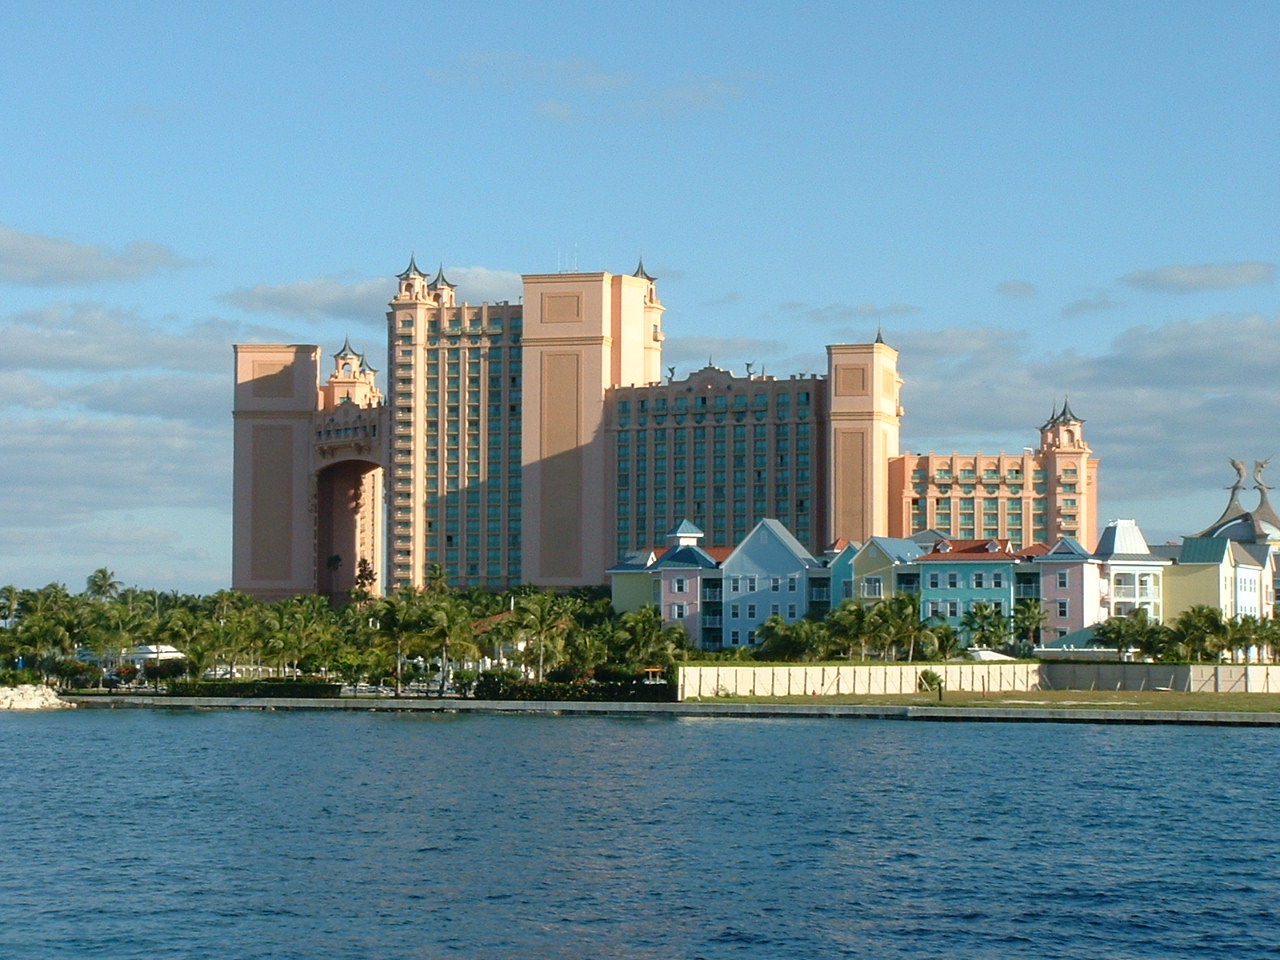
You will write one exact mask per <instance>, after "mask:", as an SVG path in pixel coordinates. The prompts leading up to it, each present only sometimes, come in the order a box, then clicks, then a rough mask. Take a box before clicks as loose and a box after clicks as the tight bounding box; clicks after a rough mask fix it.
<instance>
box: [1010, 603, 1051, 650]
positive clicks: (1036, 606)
mask: <svg viewBox="0 0 1280 960" xmlns="http://www.w3.org/2000/svg"><path fill="white" fill-rule="evenodd" d="M1048 621H1049V617H1048V615H1047V614H1046V613H1045V612H1044V607H1043V606H1041V604H1040V601H1039V600H1038V599H1036V598H1035V597H1028V598H1024V599H1022V600H1019V601H1018V602H1017V603H1015V604H1014V605H1013V616H1012V617H1011V618H1010V626H1011V627H1012V628H1013V633H1014V635H1015V636H1017V637H1019V638H1021V639H1022V640H1023V641H1025V642H1026V644H1027V645H1028V646H1030V647H1032V648H1035V647H1037V646H1039V644H1040V631H1042V630H1043V629H1044V625H1045V624H1046V623H1048Z"/></svg>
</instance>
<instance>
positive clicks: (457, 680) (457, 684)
mask: <svg viewBox="0 0 1280 960" xmlns="http://www.w3.org/2000/svg"><path fill="white" fill-rule="evenodd" d="M479 678H480V671H479V670H471V669H467V668H465V667H464V668H463V669H461V670H455V671H453V688H454V689H455V690H457V691H458V696H460V697H469V696H471V691H472V690H473V689H474V688H475V685H476V681H477V680H478V679H479Z"/></svg>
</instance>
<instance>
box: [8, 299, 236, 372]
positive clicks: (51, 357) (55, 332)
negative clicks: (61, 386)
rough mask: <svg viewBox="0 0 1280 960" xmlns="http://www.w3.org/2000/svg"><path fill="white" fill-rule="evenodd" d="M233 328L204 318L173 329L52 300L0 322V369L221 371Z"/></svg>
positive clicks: (131, 316)
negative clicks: (2, 349) (192, 324)
mask: <svg viewBox="0 0 1280 960" xmlns="http://www.w3.org/2000/svg"><path fill="white" fill-rule="evenodd" d="M235 335H236V330H235V328H234V327H232V326H231V325H229V324H225V323H223V322H221V321H216V320H210V321H205V322H203V323H199V324H196V325H195V326H192V327H186V328H179V327H178V325H177V323H176V321H174V320H173V319H172V318H166V319H165V322H163V323H160V322H155V321H151V320H148V319H146V318H144V317H141V316H139V315H138V314H137V313H135V312H132V311H129V310H118V309H112V308H107V307H102V306H99V305H97V304H92V303H75V304H64V303H53V304H49V305H48V306H47V307H43V308H41V309H38V310H25V311H22V312H20V313H16V314H13V315H11V316H10V317H9V318H8V319H7V320H0V343H4V344H5V348H6V349H5V351H4V352H3V353H0V369H19V368H20V369H24V370H62V371H120V370H140V369H147V368H163V369H168V370H185V371H193V372H195V371H200V372H209V371H215V370H217V371H225V370H226V369H228V365H229V363H230V360H229V358H230V356H231V343H232V342H233V337H234V336H235Z"/></svg>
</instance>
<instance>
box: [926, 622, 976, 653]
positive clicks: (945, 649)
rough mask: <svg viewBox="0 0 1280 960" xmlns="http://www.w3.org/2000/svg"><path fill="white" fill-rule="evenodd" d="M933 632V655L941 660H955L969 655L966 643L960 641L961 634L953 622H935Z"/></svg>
mask: <svg viewBox="0 0 1280 960" xmlns="http://www.w3.org/2000/svg"><path fill="white" fill-rule="evenodd" d="M931 633H932V634H933V655H934V656H935V657H937V658H938V659H939V660H943V661H946V660H953V659H956V658H957V657H966V656H967V655H968V654H967V651H966V650H965V648H964V644H963V643H962V642H961V641H960V634H958V633H957V632H956V629H955V627H953V626H951V624H949V623H946V622H945V621H944V622H942V623H938V624H935V625H934V626H933V627H932V628H931Z"/></svg>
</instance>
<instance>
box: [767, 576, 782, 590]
mask: <svg viewBox="0 0 1280 960" xmlns="http://www.w3.org/2000/svg"><path fill="white" fill-rule="evenodd" d="M769 589H770V590H772V591H773V592H774V593H777V592H778V591H779V590H781V589H782V578H781V577H774V578H773V579H771V580H770V581H769Z"/></svg>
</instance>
